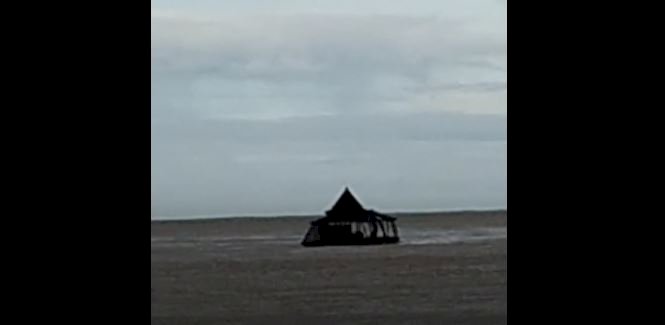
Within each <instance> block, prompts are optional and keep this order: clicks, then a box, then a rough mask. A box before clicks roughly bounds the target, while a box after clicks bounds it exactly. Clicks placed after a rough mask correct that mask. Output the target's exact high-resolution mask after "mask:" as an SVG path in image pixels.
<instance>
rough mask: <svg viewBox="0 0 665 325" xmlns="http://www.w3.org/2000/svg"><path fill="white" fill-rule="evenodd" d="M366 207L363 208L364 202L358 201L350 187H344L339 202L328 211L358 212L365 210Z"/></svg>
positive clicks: (333, 212) (339, 212)
mask: <svg viewBox="0 0 665 325" xmlns="http://www.w3.org/2000/svg"><path fill="white" fill-rule="evenodd" d="M365 211H366V210H365V208H363V206H362V204H360V202H358V200H357V199H356V197H355V196H353V194H351V191H350V190H349V188H348V187H345V188H344V192H343V193H342V195H341V196H340V197H339V199H337V202H335V204H334V205H333V207H332V208H331V209H330V210H328V211H327V212H326V213H328V214H348V213H358V212H365Z"/></svg>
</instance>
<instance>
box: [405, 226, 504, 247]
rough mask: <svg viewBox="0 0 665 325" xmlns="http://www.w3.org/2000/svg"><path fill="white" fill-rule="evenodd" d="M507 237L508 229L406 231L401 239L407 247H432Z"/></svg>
mask: <svg viewBox="0 0 665 325" xmlns="http://www.w3.org/2000/svg"><path fill="white" fill-rule="evenodd" d="M507 236H508V231H507V227H495V228H472V229H455V230H435V231H428V230H425V231H422V230H415V231H413V230H409V229H405V230H404V231H403V232H402V236H401V239H402V243H403V244H406V245H431V244H454V243H461V242H474V241H485V240H495V239H505V238H507Z"/></svg>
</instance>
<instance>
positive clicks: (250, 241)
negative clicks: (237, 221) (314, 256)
mask: <svg viewBox="0 0 665 325" xmlns="http://www.w3.org/2000/svg"><path fill="white" fill-rule="evenodd" d="M400 237H401V241H400V244H401V245H432V244H454V243H464V242H478V241H487V240H496V239H505V238H507V228H506V227H494V228H471V229H451V230H419V229H409V228H406V229H403V230H402V231H401V232H400ZM301 239H302V235H273V236H268V235H253V236H205V237H152V238H151V243H152V245H153V246H154V247H192V246H208V245H212V246H217V247H228V246H245V245H247V246H253V245H299V244H300V240H301Z"/></svg>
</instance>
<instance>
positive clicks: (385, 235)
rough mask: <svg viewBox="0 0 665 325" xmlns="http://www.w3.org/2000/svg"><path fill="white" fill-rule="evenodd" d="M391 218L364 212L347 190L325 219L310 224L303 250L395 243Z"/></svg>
mask: <svg viewBox="0 0 665 325" xmlns="http://www.w3.org/2000/svg"><path fill="white" fill-rule="evenodd" d="M395 220H396V219H395V218H394V217H391V216H388V215H385V214H382V213H378V212H376V211H374V210H367V209H365V208H363V206H362V205H361V204H360V203H359V202H358V200H356V198H355V197H354V196H353V194H351V191H349V189H348V188H345V189H344V193H342V196H340V198H339V199H338V200H337V202H336V203H335V205H334V206H333V207H332V208H331V209H330V210H328V211H326V216H325V217H323V218H320V219H317V220H314V221H312V222H311V226H310V227H309V230H308V231H307V234H305V238H304V239H303V241H302V245H303V246H326V245H376V244H391V243H397V242H399V234H398V230H397V225H396V224H395Z"/></svg>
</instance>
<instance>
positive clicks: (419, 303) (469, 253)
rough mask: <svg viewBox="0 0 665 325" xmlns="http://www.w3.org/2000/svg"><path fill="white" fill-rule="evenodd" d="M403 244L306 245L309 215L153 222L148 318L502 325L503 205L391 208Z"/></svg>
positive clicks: (206, 321)
mask: <svg viewBox="0 0 665 325" xmlns="http://www.w3.org/2000/svg"><path fill="white" fill-rule="evenodd" d="M396 216H397V217H398V221H397V224H398V226H399V228H400V236H401V238H402V243H400V244H398V245H383V246H355V247H318V248H304V247H302V246H300V244H299V243H300V240H301V239H302V236H303V235H304V233H305V231H306V230H307V227H308V223H309V221H311V220H313V219H314V218H315V217H311V218H302V217H287V218H265V219H263V218H262V219H255V218H244V219H218V220H207V221H182V222H153V224H152V238H151V240H152V270H151V273H152V277H151V286H152V324H298V323H302V324H505V323H506V322H507V320H506V292H507V288H506V240H507V239H506V237H507V234H506V224H507V217H506V212H505V211H499V212H468V213H433V214H426V215H425V214H420V215H417V214H414V215H396Z"/></svg>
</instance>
